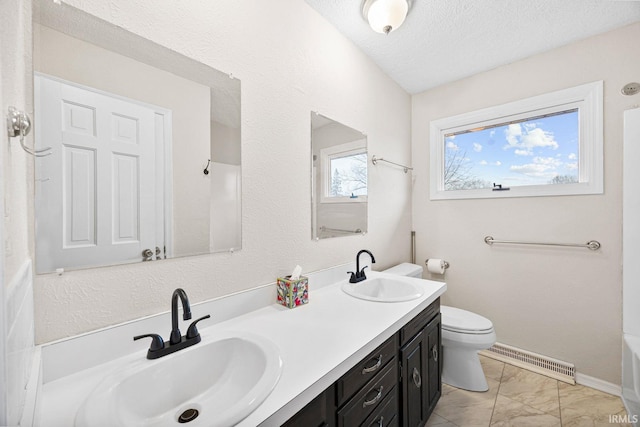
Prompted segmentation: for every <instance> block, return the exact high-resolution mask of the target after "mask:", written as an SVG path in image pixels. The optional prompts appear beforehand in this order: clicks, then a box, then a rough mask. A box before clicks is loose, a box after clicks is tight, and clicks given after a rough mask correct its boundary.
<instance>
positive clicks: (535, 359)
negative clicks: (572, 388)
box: [480, 343, 576, 384]
mask: <svg viewBox="0 0 640 427" xmlns="http://www.w3.org/2000/svg"><path fill="white" fill-rule="evenodd" d="M480 354H481V355H483V356H486V357H490V358H492V359H496V360H499V361H501V362H505V363H508V364H510V365H514V366H518V367H520V368H523V369H527V370H529V371H532V372H535V373H538V374H541V375H546V376H548V377H551V378H554V379H556V380H559V381H563V382H566V383H569V384H575V383H576V367H575V365H574V364H573V363H567V362H563V361H562V360H557V359H553V358H551V357H547V356H543V355H541V354H536V353H532V352H530V351H527V350H522V349H520V348H516V347H511V346H509V345H506V344H500V343H495V344H494V345H493V347H491V348H489V349H488V350H483V351H481V352H480Z"/></svg>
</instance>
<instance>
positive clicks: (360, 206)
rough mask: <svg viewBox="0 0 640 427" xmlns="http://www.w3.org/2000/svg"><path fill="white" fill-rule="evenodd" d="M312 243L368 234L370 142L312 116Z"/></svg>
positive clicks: (350, 131) (356, 132) (337, 125)
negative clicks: (316, 240)
mask: <svg viewBox="0 0 640 427" xmlns="http://www.w3.org/2000/svg"><path fill="white" fill-rule="evenodd" d="M311 154H312V159H311V161H312V167H311V171H312V172H311V186H312V188H311V190H312V191H311V194H312V196H311V216H312V231H311V237H312V238H313V239H326V238H330V237H342V236H349V235H354V234H364V233H366V232H367V192H368V188H367V164H368V162H367V159H368V155H367V138H366V136H365V135H364V134H363V133H362V132H360V131H357V130H355V129H352V128H350V127H348V126H345V125H343V124H342V123H339V122H337V121H335V120H332V119H330V118H328V117H325V116H322V115H320V114H317V113H311Z"/></svg>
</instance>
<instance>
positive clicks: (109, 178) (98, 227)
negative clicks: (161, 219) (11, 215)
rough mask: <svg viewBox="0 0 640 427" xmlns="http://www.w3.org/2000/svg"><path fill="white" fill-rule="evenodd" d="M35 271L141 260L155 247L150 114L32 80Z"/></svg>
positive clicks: (126, 104)
mask: <svg viewBox="0 0 640 427" xmlns="http://www.w3.org/2000/svg"><path fill="white" fill-rule="evenodd" d="M35 89H36V97H35V100H36V124H37V128H36V145H37V146H39V147H52V150H51V151H52V154H51V155H50V156H47V157H41V158H38V159H37V162H38V164H37V167H36V170H37V176H36V180H37V181H36V209H35V211H36V236H37V248H36V254H37V257H36V261H37V270H38V272H47V271H53V270H55V269H56V268H60V267H63V268H68V267H73V268H77V267H88V266H92V265H108V264H117V263H122V262H131V261H136V260H138V261H139V260H141V259H142V251H143V249H146V248H151V249H155V247H156V242H155V238H156V236H155V224H154V222H155V215H154V214H153V210H154V208H155V203H156V202H155V198H156V193H155V188H154V185H155V184H154V177H155V131H154V129H155V120H156V117H155V112H154V110H152V109H150V108H147V107H144V106H141V105H138V104H135V103H133V102H128V101H125V100H123V98H119V97H112V96H108V95H106V94H105V93H104V92H100V93H98V92H94V91H91V90H88V89H84V88H80V87H76V86H71V85H68V84H65V83H62V82H59V81H56V80H52V79H48V78H46V77H44V76H37V77H36V85H35Z"/></svg>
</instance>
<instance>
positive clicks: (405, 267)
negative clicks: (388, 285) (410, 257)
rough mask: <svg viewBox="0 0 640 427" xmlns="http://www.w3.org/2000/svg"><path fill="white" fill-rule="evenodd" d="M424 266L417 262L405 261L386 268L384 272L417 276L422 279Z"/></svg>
mask: <svg viewBox="0 0 640 427" xmlns="http://www.w3.org/2000/svg"><path fill="white" fill-rule="evenodd" d="M422 270H423V268H422V267H421V266H419V265H417V264H411V263H409V262H403V263H402V264H398V265H396V266H393V267H391V268H388V269H386V270H383V271H382V273H389V274H397V275H398V276H409V277H417V278H418V279H422Z"/></svg>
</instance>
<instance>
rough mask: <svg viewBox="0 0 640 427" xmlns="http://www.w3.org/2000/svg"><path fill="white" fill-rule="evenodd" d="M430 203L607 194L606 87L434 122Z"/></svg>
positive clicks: (584, 87)
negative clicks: (604, 143) (604, 165)
mask: <svg viewBox="0 0 640 427" xmlns="http://www.w3.org/2000/svg"><path fill="white" fill-rule="evenodd" d="M430 167H431V188H430V190H431V199H432V200H437V199H467V198H491V197H494V198H496V197H525V196H552V195H572V194H598V193H602V187H603V184H602V82H595V83H590V84H586V85H582V86H578V87H575V88H570V89H565V90H561V91H557V92H553V93H549V94H545V95H541V96H537V97H534V98H528V99H524V100H521V101H516V102H513V103H509V104H504V105H501V106H498V107H492V108H487V109H484V110H480V111H475V112H471V113H466V114H462V115H459V116H454V117H448V118H445V119H440V120H436V121H433V122H431V159H430Z"/></svg>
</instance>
